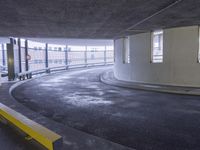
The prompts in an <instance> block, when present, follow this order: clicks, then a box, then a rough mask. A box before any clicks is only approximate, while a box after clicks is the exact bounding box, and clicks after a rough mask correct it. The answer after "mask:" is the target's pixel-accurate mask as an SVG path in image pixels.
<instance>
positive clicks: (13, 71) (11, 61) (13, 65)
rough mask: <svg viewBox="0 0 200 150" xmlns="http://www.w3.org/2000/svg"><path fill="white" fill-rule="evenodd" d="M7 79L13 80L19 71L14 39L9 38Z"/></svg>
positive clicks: (16, 47)
mask: <svg viewBox="0 0 200 150" xmlns="http://www.w3.org/2000/svg"><path fill="white" fill-rule="evenodd" d="M7 61H8V80H9V81H12V80H15V78H16V77H17V74H18V73H19V53H18V46H17V43H16V40H15V39H13V38H11V39H10V43H9V44H7Z"/></svg>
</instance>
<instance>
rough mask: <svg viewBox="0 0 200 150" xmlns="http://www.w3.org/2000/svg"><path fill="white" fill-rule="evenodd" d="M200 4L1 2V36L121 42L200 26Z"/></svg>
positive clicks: (181, 0) (187, 0)
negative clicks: (157, 31) (160, 31)
mask: <svg viewBox="0 0 200 150" xmlns="http://www.w3.org/2000/svg"><path fill="white" fill-rule="evenodd" d="M199 8H200V1H199V0H178V1H177V0H1V1H0V20H1V21H0V36H17V37H54V38H91V39H92V38H98V39H105V38H117V37H120V36H124V35H129V34H136V33H140V32H145V31H149V30H152V29H158V28H169V27H176V26H187V25H197V24H200V9H199Z"/></svg>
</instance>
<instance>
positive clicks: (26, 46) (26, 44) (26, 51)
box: [25, 40, 29, 71]
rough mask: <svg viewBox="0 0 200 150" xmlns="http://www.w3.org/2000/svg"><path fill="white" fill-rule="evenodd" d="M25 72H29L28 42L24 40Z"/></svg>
mask: <svg viewBox="0 0 200 150" xmlns="http://www.w3.org/2000/svg"><path fill="white" fill-rule="evenodd" d="M25 70H26V71H28V70H29V65H28V40H25Z"/></svg>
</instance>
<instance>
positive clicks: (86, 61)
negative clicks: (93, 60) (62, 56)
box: [85, 46, 88, 67]
mask: <svg viewBox="0 0 200 150" xmlns="http://www.w3.org/2000/svg"><path fill="white" fill-rule="evenodd" d="M87 63H88V60H87V46H85V66H86V67H87Z"/></svg>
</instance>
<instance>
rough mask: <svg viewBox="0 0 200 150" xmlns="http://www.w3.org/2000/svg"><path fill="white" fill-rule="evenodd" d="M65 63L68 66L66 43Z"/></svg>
mask: <svg viewBox="0 0 200 150" xmlns="http://www.w3.org/2000/svg"><path fill="white" fill-rule="evenodd" d="M65 65H66V66H67V67H68V46H67V45H66V50H65Z"/></svg>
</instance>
